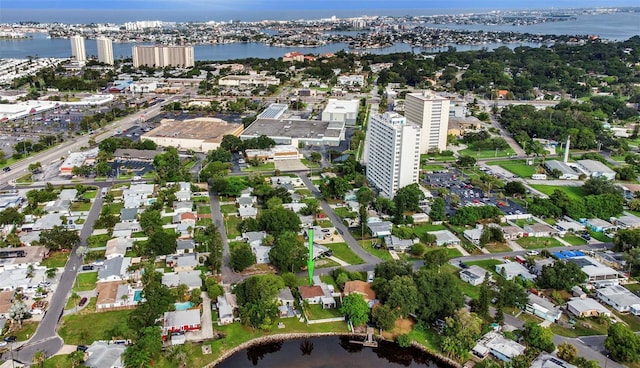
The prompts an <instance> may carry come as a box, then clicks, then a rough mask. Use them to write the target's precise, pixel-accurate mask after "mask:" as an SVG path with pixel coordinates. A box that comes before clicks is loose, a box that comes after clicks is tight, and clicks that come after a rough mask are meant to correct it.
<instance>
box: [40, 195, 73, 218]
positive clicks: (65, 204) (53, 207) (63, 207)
mask: <svg viewBox="0 0 640 368" xmlns="http://www.w3.org/2000/svg"><path fill="white" fill-rule="evenodd" d="M70 208H71V201H70V200H68V199H58V200H55V201H53V202H49V203H47V204H46V205H45V206H44V210H45V211H46V212H48V213H57V214H59V215H69V214H70V213H71V211H70Z"/></svg>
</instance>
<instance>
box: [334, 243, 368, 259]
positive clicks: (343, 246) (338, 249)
mask: <svg viewBox="0 0 640 368" xmlns="http://www.w3.org/2000/svg"><path fill="white" fill-rule="evenodd" d="M325 245H326V246H327V247H328V248H329V249H331V250H332V251H333V255H334V256H335V257H337V258H340V259H341V260H343V261H345V262H347V263H349V264H362V263H363V261H362V259H361V258H360V257H358V255H356V254H355V253H353V251H352V250H351V249H350V248H349V246H348V245H347V243H331V244H325Z"/></svg>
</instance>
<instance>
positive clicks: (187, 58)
mask: <svg viewBox="0 0 640 368" xmlns="http://www.w3.org/2000/svg"><path fill="white" fill-rule="evenodd" d="M131 55H132V56H133V66H134V67H135V68H139V67H140V66H141V65H148V66H152V67H156V68H164V67H165V66H177V67H184V68H189V67H193V65H194V63H195V58H194V54H193V46H164V45H160V46H133V49H132V51H131Z"/></svg>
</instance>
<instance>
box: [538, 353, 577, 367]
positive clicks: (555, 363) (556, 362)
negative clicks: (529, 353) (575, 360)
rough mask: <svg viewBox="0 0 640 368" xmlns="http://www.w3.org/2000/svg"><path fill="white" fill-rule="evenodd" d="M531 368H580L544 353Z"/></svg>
mask: <svg viewBox="0 0 640 368" xmlns="http://www.w3.org/2000/svg"><path fill="white" fill-rule="evenodd" d="M530 368H578V366H575V365H573V364H569V363H567V362H565V361H564V360H562V359H560V358H558V357H556V356H555V355H551V354H548V353H545V352H543V353H542V354H540V355H538V357H537V358H536V359H534V360H533V362H531V366H530Z"/></svg>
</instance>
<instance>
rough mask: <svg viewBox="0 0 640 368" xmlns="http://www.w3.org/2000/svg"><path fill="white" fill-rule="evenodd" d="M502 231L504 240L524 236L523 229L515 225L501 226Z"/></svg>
mask: <svg viewBox="0 0 640 368" xmlns="http://www.w3.org/2000/svg"><path fill="white" fill-rule="evenodd" d="M502 233H503V234H504V238H505V239H506V240H516V239H520V238H522V237H523V236H524V230H523V229H522V228H521V227H520V226H516V225H509V226H503V227H502Z"/></svg>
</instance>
